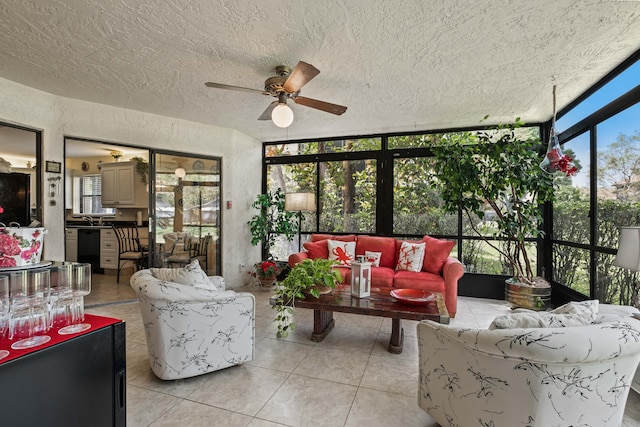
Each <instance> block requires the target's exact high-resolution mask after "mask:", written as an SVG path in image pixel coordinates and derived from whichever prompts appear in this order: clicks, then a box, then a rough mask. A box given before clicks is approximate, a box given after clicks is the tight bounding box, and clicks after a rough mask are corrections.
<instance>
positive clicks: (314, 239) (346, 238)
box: [311, 234, 356, 242]
mask: <svg viewBox="0 0 640 427" xmlns="http://www.w3.org/2000/svg"><path fill="white" fill-rule="evenodd" d="M329 239H331V240H339V241H341V242H355V241H356V235H355V234H345V235H344V236H336V235H333V234H312V235H311V241H312V242H319V241H321V240H329Z"/></svg>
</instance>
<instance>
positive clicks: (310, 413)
mask: <svg viewBox="0 0 640 427" xmlns="http://www.w3.org/2000/svg"><path fill="white" fill-rule="evenodd" d="M128 283H129V278H128V277H126V276H125V277H121V278H120V284H116V283H115V277H114V276H101V275H94V276H93V283H92V286H93V290H92V293H91V295H90V296H89V297H87V299H86V305H87V306H88V307H90V308H88V309H87V312H89V313H92V314H97V315H104V316H111V317H117V318H120V319H122V320H124V321H125V322H126V328H127V343H126V345H127V425H128V426H154V427H155V426H177V425H182V426H189V427H192V426H251V427H267V426H281V425H285V426H367V427H375V426H385V427H386V426H420V427H429V426H437V424H436V423H435V422H434V421H433V420H432V419H431V418H430V417H429V416H428V415H427V414H426V413H425V412H424V411H422V410H421V409H420V408H419V407H418V405H417V402H416V394H417V390H418V363H417V360H418V349H417V340H416V339H415V336H416V331H415V325H416V323H415V322H412V321H403V327H404V332H405V343H404V352H403V353H402V354H390V353H389V352H388V351H387V348H386V347H387V344H388V342H389V335H390V333H391V321H390V320H389V319H382V318H377V317H368V316H358V315H351V314H342V313H336V314H335V319H336V327H335V328H334V329H333V331H331V333H330V334H329V335H328V336H327V338H326V339H325V340H324V341H323V342H321V343H313V342H311V341H309V336H310V334H311V330H312V322H313V320H312V319H313V315H312V312H311V311H310V310H303V309H300V310H299V311H298V313H297V315H296V320H297V325H298V326H297V329H296V331H295V332H294V333H292V334H291V335H290V336H289V337H288V338H287V339H286V340H279V339H276V337H275V335H276V328H275V324H274V323H273V322H272V320H273V313H272V310H271V308H270V306H269V303H268V299H269V296H270V295H271V292H270V291H266V290H262V289H260V288H255V287H243V288H237V289H235V290H236V291H248V292H252V293H254V294H255V296H256V349H255V360H253V361H251V362H247V363H245V364H244V365H242V366H236V367H232V368H228V369H225V370H221V371H217V372H213V373H211V374H207V375H203V376H199V377H195V378H191V379H185V380H178V381H162V380H159V379H157V378H156V377H155V376H154V375H153V373H152V372H151V370H150V368H149V360H148V356H147V348H146V342H145V336H144V328H143V326H142V320H141V317H140V313H139V310H138V304H137V302H132V301H133V300H135V294H134V292H133V291H132V290H131V288H130V287H129V285H128ZM91 306H93V307H91ZM507 312H509V308H508V307H507V305H506V303H505V302H504V301H495V300H482V299H476V298H466V297H461V298H459V302H458V315H457V317H456V318H455V319H453V320H452V323H453V324H455V325H463V326H470V327H487V326H488V325H489V323H490V322H491V320H492V319H493V318H494V317H495V316H496V315H499V314H502V313H507ZM623 426H624V427H631V426H636V427H637V426H640V395H638V394H637V393H634V392H633V391H632V392H631V393H630V394H629V399H628V402H627V407H626V412H625V419H624V424H623Z"/></svg>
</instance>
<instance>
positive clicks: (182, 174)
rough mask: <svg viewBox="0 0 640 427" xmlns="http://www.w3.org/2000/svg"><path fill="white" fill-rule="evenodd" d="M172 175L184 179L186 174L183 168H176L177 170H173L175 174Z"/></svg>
mask: <svg viewBox="0 0 640 427" xmlns="http://www.w3.org/2000/svg"><path fill="white" fill-rule="evenodd" d="M174 173H175V174H176V176H177V177H178V178H184V177H185V175H186V174H187V171H186V170H184V168H183V167H179V168H177V169H176V170H175V172H174Z"/></svg>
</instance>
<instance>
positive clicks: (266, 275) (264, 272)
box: [249, 260, 280, 288]
mask: <svg viewBox="0 0 640 427" xmlns="http://www.w3.org/2000/svg"><path fill="white" fill-rule="evenodd" d="M253 269H254V271H253V272H250V273H249V274H251V275H252V276H253V277H255V278H257V279H258V281H260V284H261V285H262V286H263V287H265V288H270V287H271V286H273V284H274V283H275V282H276V277H277V276H278V274H280V267H278V264H276V263H275V261H271V260H267V261H262V262H258V263H256V264H254V265H253Z"/></svg>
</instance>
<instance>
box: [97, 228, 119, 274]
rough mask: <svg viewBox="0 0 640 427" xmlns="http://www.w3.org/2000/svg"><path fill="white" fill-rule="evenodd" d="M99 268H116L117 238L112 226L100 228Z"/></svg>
mask: <svg viewBox="0 0 640 427" xmlns="http://www.w3.org/2000/svg"><path fill="white" fill-rule="evenodd" d="M100 268H113V269H118V238H117V237H116V233H115V231H113V228H102V229H100Z"/></svg>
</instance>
